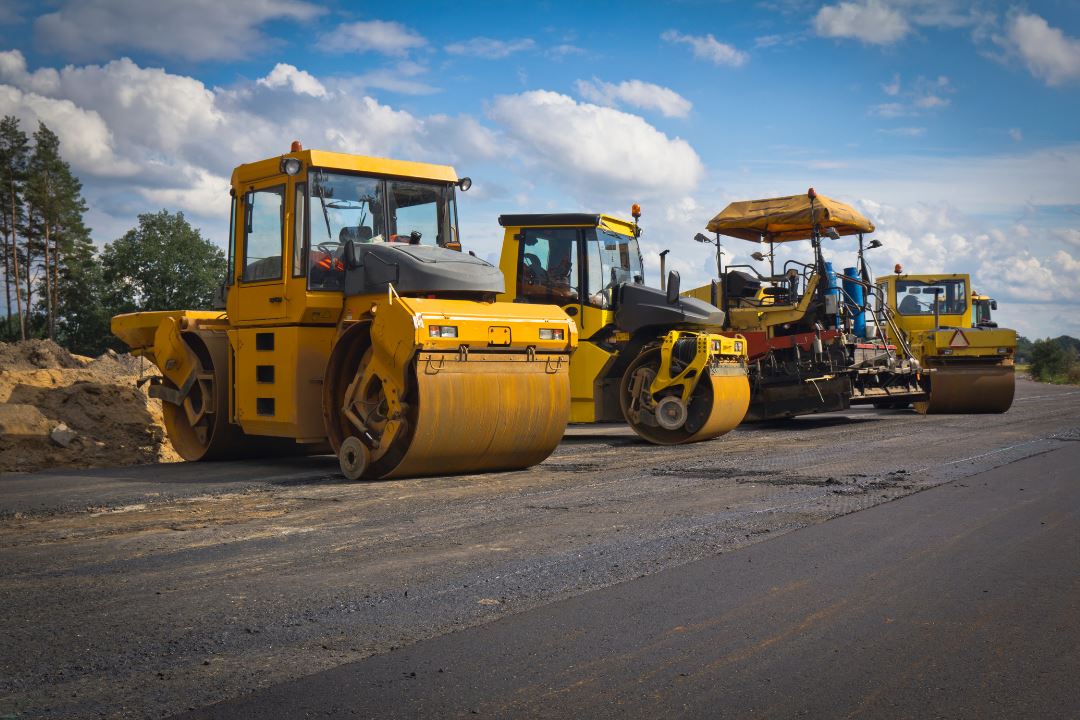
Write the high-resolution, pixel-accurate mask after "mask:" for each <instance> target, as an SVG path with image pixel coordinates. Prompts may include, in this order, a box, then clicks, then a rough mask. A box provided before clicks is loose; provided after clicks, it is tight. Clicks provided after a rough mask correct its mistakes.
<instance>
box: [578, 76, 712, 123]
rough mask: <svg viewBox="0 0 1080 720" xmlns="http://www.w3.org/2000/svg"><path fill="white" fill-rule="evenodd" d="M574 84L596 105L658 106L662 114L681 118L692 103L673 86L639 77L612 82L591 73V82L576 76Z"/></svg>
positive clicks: (642, 107)
mask: <svg viewBox="0 0 1080 720" xmlns="http://www.w3.org/2000/svg"><path fill="white" fill-rule="evenodd" d="M575 84H576V86H577V91H578V94H579V95H581V97H583V98H585V99H586V100H588V101H590V102H594V103H596V104H598V105H608V106H611V107H617V106H618V105H619V104H625V105H630V106H633V107H638V108H641V109H643V110H658V111H659V112H660V114H661V115H663V116H664V117H680V118H682V117H686V116H687V115H689V114H690V110H691V108H693V107H694V105H693V103H691V102H690V101H689V100H687V99H686V98H684V97H683V96H682V95H680V94H679V93H677V92H675V91H674V90H672V89H670V88H666V87H661V86H660V85H654V84H653V83H647V82H642V81H641V80H625V81H623V82H621V83H618V84H615V83H609V82H604V81H603V80H600V79H598V78H595V77H594V78H593V79H592V81H591V82H590V81H588V80H578V81H577V83H575Z"/></svg>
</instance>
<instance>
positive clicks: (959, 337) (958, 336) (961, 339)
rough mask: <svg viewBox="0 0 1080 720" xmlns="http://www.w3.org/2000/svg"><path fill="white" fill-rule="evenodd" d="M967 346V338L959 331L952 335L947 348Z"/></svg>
mask: <svg viewBox="0 0 1080 720" xmlns="http://www.w3.org/2000/svg"><path fill="white" fill-rule="evenodd" d="M968 344H969V343H968V339H967V336H966V335H964V333H963V332H961V331H959V330H957V331H956V332H954V333H953V336H952V340H950V341H949V347H967V346H968Z"/></svg>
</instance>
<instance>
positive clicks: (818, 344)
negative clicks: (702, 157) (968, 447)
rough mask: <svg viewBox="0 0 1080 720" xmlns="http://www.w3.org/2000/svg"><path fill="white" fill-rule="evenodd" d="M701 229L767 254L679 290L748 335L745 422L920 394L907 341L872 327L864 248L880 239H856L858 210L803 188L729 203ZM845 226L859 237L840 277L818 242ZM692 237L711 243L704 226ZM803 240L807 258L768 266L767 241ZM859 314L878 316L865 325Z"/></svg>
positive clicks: (863, 221)
mask: <svg viewBox="0 0 1080 720" xmlns="http://www.w3.org/2000/svg"><path fill="white" fill-rule="evenodd" d="M707 230H708V232H710V233H714V234H715V237H716V240H715V243H716V245H717V250H718V252H719V249H720V246H719V242H720V236H727V237H734V238H738V239H740V240H744V241H748V242H752V243H754V244H755V245H757V246H758V247H759V248H760V250H758V251H755V252H754V253H753V255H752V257H753V258H754V259H755V260H757V261H759V262H764V261H765V260H768V262H769V273H768V275H764V274H762V273H761V272H759V271H758V270H757V268H756V267H754V266H751V265H729V266H728V267H727V269H726V270H724V271H723V272H719V275H720V277H719V278H718V279H717V280H716V281H714V282H712V283H711V284H709V285H706V286H703V287H699V288H695V289H693V290H690V291H689V292H688V293H687V294H688V295H690V296H692V297H696V298H699V299H702V300H710V301H711V302H713V303H714V304H718V305H719V306H720V308H721V309H722V310H723V311H724V313H725V324H724V331H725V332H738V333H740V334H742V335H743V336H744V337H745V338H746V340H747V343H748V349H749V377H750V387H751V397H750V409H749V412H748V413H747V417H746V420H747V421H759V420H773V419H781V418H790V417H795V416H797V415H804V414H810V413H821V412H833V411H838V410H845V409H847V408H848V407H850V405H851V404H852V403H874V402H884V401H889V402H895V401H899V400H900V399H902V398H913V397H920V396H921V393H922V389H921V385H920V372H919V365H918V362H917V361H915V358H914V357H913V355H912V354H911V352H910V351H909V350H908V348H906V347H905V346H903V345H900V346H896V345H893V344H889V343H887V342H886V341H885V339H884V338H883V337H881V336H876V335H873V334H872V331H873V329H874V328H875V327H884V326H885V325H887V324H888V323H889V322H890V320H889V318H888V316H887V314H886V313H885V311H884V310H883V309H882V308H881V307H880V303H879V304H878V305H877V306H875V305H874V304H873V303H871V302H869V300H870V298H871V297H872V294H873V292H874V285H872V284H871V283H870V281H869V273H868V271H867V269H866V266H865V258H864V250H866V249H870V248H873V247H878V246H879V245H880V243H877V242H876V241H873V242H871V243H870V245H869V246H868V247H867V246H864V244H863V237H864V234H868V233H871V232H873V231H874V225H873V223H872V222H870V221H869V220H868V219H867V218H865V217H864V216H863V215H862V214H860V213H859V212H858V211H856V210H855V209H854V208H852V207H851V206H849V205H846V204H844V203H841V202H838V201H836V200H832V199H830V198H827V197H825V196H823V195H819V194H817V193H816V192H815V191H814V189H813V188H811V189H810V190H809V192H807V193H806V194H804V195H792V196H786V197H780V198H767V199H763V200H749V201H740V202H733V203H731V204H730V205H728V206H727V207H726V208H725V209H724V210H723V211H722V212H720V213H719V214H717V215H716V216H715V217H714V218H713V219H712V220H710V221H709V223H708V225H707ZM846 235H857V236H858V238H859V262H858V266H857V267H853V268H847V269H845V270H844V271H843V280H842V282H841V280H840V278H839V277H838V276H837V274H836V273H835V272H834V270H833V268H832V264H831V263H829V262H826V260H825V258H824V254H823V250H822V245H823V242H824V240H826V239H829V238H831V239H839V238H840V237H841V236H846ZM695 239H696V240H698V241H699V242H711V241H710V240H709V238H708V237H707V236H705V235H703V234H699V235H698V237H696V238H695ZM805 240H809V241H810V244H811V249H812V252H813V257H812V258H811V259H810V261H809V262H801V261H798V260H788V261H787V262H785V263H784V265H783V266H782V268H780V270H779V272H777V268H776V259H775V255H776V253H775V249H776V245H778V244H780V243H793V242H798V241H805ZM718 257H719V256H718ZM719 270H721V268H719V267H718V271H719ZM867 314H873V315H875V316H876V318H877V321H876V322H873V323H870V324H867V322H866V316H867Z"/></svg>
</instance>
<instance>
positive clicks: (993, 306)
mask: <svg viewBox="0 0 1080 720" xmlns="http://www.w3.org/2000/svg"><path fill="white" fill-rule="evenodd" d="M990 309H991V310H997V300H991V301H990Z"/></svg>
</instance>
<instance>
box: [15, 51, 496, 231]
mask: <svg viewBox="0 0 1080 720" xmlns="http://www.w3.org/2000/svg"><path fill="white" fill-rule="evenodd" d="M0 114H14V115H16V116H17V117H19V118H20V119H21V120H23V122H24V127H25V128H26V129H27V130H33V129H34V128H35V127H36V124H37V121H38V120H42V121H44V122H45V123H46V124H48V125H49V127H50V128H52V129H53V130H54V131H56V132H57V134H58V135H59V136H60V139H61V143H62V152H63V154H64V157H65V158H66V159H68V161H69V162H71V163H72V166H73V167H74V168H75V169H76V170H77V171H78V172H79V174H80V177H81V179H82V180H83V183H84V188H85V192H86V196H87V199H88V201H89V203H90V205H91V208H92V211H91V214H90V216H89V219H90V220H91V221H92V222H93V223H94V227H95V237H97V238H98V239H100V240H107V239H110V235H108V234H106V235H104V236H102V235H101V233H102V232H106V233H109V232H115V231H117V230H118V229H119V228H123V227H125V226H128V227H129V226H130V224H131V223H132V222H133V221H134V217H135V215H136V214H138V213H140V212H147V211H152V210H157V209H160V208H161V207H162V206H163V205H164V206H167V207H169V209H171V210H184V211H185V212H188V213H189V214H190V215H191V216H192V217H193V218H195V219H196V221H197V222H198V221H200V220H199V219H201V221H205V222H206V223H207V228H208V229H209V232H208V235H209V236H210V237H217V238H221V237H222V232H223V230H224V228H225V219H226V218H225V215H226V214H227V211H228V195H227V188H228V176H229V173H230V171H231V169H232V168H233V167H234V166H236V165H238V164H240V163H244V162H251V161H253V160H256V159H260V158H265V157H272V156H274V155H277V154H280V153H282V152H284V151H286V150H287V148H288V145H289V141H290V140H293V139H300V140H302V141H303V142H304V144H305V145H306V146H308V147H316V148H325V149H330V150H338V151H343V152H351V153H357V154H368V155H379V156H392V157H402V158H408V159H418V160H424V161H431V162H458V161H465V162H471V161H473V160H476V159H479V160H483V159H485V158H492V157H494V156H495V155H496V154H497V150H498V148H499V143H498V142H497V141H496V138H495V135H494V133H493V132H492V131H491V130H490V129H488V128H486V127H484V126H482V125H481V124H480V123H478V122H477V121H476V119H474V118H471V117H469V116H467V115H462V116H457V117H450V116H446V115H433V116H428V117H424V116H418V115H413V114H412V113H409V112H406V111H403V110H400V109H396V108H393V107H391V106H389V105H385V104H382V103H380V102H378V101H377V100H375V99H373V98H371V97H368V96H365V95H363V93H362V92H358V91H357V89H356V87H355V80H354V79H353V80H350V79H349V78H335V79H326V78H322V79H320V78H316V77H314V76H313V75H311V74H310V73H307V72H305V71H303V70H301V69H299V68H296V67H294V66H291V65H282V64H279V65H278V66H276V67H275V68H274V69H273V70H271V71H270V72H269V73H268V74H267V75H266V76H265V77H263V78H260V79H259V80H256V81H252V82H243V83H240V84H238V85H235V86H232V87H229V88H208V87H206V86H205V85H204V84H203V83H201V82H200V81H198V80H196V79H194V78H191V77H186V76H183V75H176V74H172V73H168V72H165V71H164V70H161V69H155V68H144V67H140V66H139V65H137V64H136V63H134V62H133V61H131V60H129V59H127V58H124V59H120V60H115V61H113V62H110V63H107V64H105V65H84V66H74V65H69V66H66V67H64V68H62V69H60V70H56V69H52V68H48V69H41V70H37V71H35V72H33V73H28V72H27V71H26V63H25V59H24V58H23V57H22V56H21V54H19V53H18V52H17V51H12V52H10V53H0Z"/></svg>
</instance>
